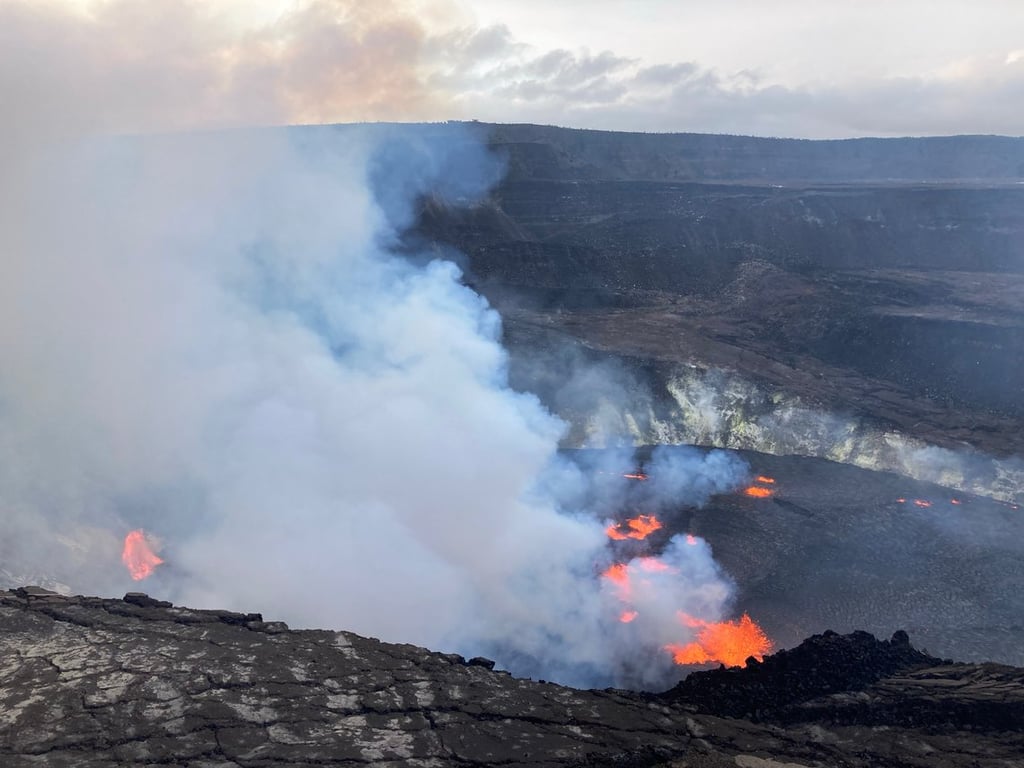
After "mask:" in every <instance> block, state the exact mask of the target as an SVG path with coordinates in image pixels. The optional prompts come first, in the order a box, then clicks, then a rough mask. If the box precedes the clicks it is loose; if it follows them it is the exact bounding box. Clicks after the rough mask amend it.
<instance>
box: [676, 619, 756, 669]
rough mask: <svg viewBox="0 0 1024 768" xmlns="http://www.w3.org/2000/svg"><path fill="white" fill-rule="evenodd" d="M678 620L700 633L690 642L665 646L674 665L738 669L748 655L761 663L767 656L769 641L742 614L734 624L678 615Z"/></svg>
mask: <svg viewBox="0 0 1024 768" xmlns="http://www.w3.org/2000/svg"><path fill="white" fill-rule="evenodd" d="M679 619H680V621H681V622H682V623H683V624H685V625H686V626H688V627H692V628H696V629H699V630H700V631H699V632H698V633H697V639H696V640H695V641H694V642H692V643H687V644H686V645H666V646H665V650H666V651H668V652H669V653H671V654H672V659H673V661H675V663H676V664H684V665H685V664H707V663H710V662H721V663H722V664H725V665H726V666H728V667H741V666H743V665H744V664H745V663H746V661H747V659H748V658H750V657H751V656H753V657H754V658H755V659H757V660H758V661H761V660H762V659H763V658H764V655H765V654H766V653H771V650H772V641H771V640H769V639H768V636H767V635H766V634H765V633H764V630H763V629H761V627H759V626H758V625H757V623H756V622H755V621H754V620H753V619H752V618H750V616H748V615H747V614H745V613H744V614H743V615H742V616H741V617H740V618H739V619H737V620H736V621H718V622H708V621H702V620H701V619H697V618H694V617H693V616H687V615H686V614H680V616H679Z"/></svg>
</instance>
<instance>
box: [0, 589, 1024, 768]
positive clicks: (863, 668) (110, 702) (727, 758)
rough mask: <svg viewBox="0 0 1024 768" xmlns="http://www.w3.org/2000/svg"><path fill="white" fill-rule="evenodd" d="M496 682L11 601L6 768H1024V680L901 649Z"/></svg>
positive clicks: (167, 616)
mask: <svg viewBox="0 0 1024 768" xmlns="http://www.w3.org/2000/svg"><path fill="white" fill-rule="evenodd" d="M491 666H492V664H491V662H488V661H487V660H486V659H470V660H466V659H464V658H462V657H461V656H456V655H453V654H441V653H434V652H431V651H427V650H424V649H422V648H417V647H414V646H410V645H393V644H389V643H383V642H380V641H378V640H373V639H368V638H364V637H360V636H358V635H354V634H351V633H348V632H327V631H313V630H304V631H295V630H290V629H288V627H287V626H285V625H284V624H281V623H279V622H268V621H264V620H263V618H262V617H261V616H260V615H258V614H238V613H231V612H227V611H198V610H191V609H188V608H181V607H176V606H172V605H171V604H169V603H166V602H160V601H157V600H154V599H152V598H149V597H147V596H145V595H142V594H134V593H130V594H128V595H126V596H125V598H124V599H123V600H114V599H103V598H91V597H64V596H61V595H57V594H54V593H52V592H47V591H45V590H42V589H39V588H37V587H25V588H21V589H16V590H12V591H9V592H0V765H3V766H5V767H8V766H9V767H10V768H18V767H19V766H39V765H45V766H114V765H118V766H123V765H172V766H173V765H178V766H186V765H187V766H210V767H212V766H244V767H245V768H249V767H250V766H253V767H256V766H312V765H327V766H365V765H382V766H384V765H386V766H396V767H397V766H402V767H406V766H408V767H409V768H411V767H412V766H494V765H503V766H557V765H588V766H637V767H640V766H651V767H652V768H653V767H654V766H664V767H665V768H668V767H669V766H672V767H673V768H684V767H686V768H723V767H724V766H739V768H799V767H800V766H865V767H866V766H986V767H987V766H993V767H995V766H1006V767H1009V766H1022V765H1024V670H1022V669H1016V668H1011V667H1004V666H998V665H990V664H982V665H977V664H953V663H950V662H944V661H941V660H939V659H935V658H933V657H931V656H928V655H926V654H924V653H921V652H919V651H916V650H914V649H913V648H912V647H911V646H910V645H909V642H908V638H907V637H906V636H905V635H904V634H903V633H897V635H896V636H894V637H893V639H892V640H891V641H878V640H876V639H875V638H873V637H871V636H870V635H866V634H865V633H854V634H853V635H845V636H841V635H836V634H835V633H826V634H825V635H817V636H815V637H813V638H811V639H810V640H808V641H806V642H805V643H804V644H802V645H801V646H800V647H798V648H796V649H793V650H791V651H784V652H780V653H779V654H776V655H775V656H773V657H769V658H767V659H766V660H765V661H764V662H763V663H761V664H754V665H751V666H750V667H748V668H746V669H742V670H740V669H734V670H717V671H711V672H706V673H698V674H694V675H691V676H690V677H689V678H687V680H685V681H683V683H681V684H680V685H679V686H677V687H676V688H674V689H672V690H671V691H667V692H665V693H663V694H657V695H655V694H631V693H625V692H621V691H580V690H574V689H570V688H564V687H561V686H558V685H553V684H549V683H539V682H534V681H530V680H519V679H515V678H513V677H511V676H510V675H508V674H505V673H502V672H496V671H493V670H492V669H491Z"/></svg>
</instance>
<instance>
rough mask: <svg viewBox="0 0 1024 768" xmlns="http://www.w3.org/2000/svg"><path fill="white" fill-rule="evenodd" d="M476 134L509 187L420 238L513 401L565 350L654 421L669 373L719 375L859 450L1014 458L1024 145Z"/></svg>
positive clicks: (436, 208) (1022, 348)
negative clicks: (494, 329) (493, 314)
mask: <svg viewBox="0 0 1024 768" xmlns="http://www.w3.org/2000/svg"><path fill="white" fill-rule="evenodd" d="M479 130H480V131H481V132H482V133H486V135H487V136H488V138H489V140H490V142H491V144H492V146H493V147H494V148H495V150H496V151H497V152H498V153H500V154H502V155H503V156H504V157H505V158H506V159H507V165H508V174H507V176H506V178H505V179H504V181H502V182H501V183H500V184H499V186H498V187H497V188H496V189H495V190H494V192H493V194H492V195H491V197H490V198H489V199H488V200H486V201H485V202H483V203H482V204H481V205H478V206H476V207H475V208H471V209H468V210H461V211H456V210H453V209H451V208H448V207H446V206H444V205H441V204H438V203H436V202H428V204H426V205H425V207H424V209H423V212H422V215H421V218H420V222H419V225H418V231H419V235H420V236H423V237H426V238H428V239H430V240H431V241H433V242H437V243H447V244H451V245H453V246H455V247H456V248H458V249H459V250H460V251H462V252H464V253H465V254H466V259H465V262H464V267H465V268H466V270H467V280H468V281H469V282H470V283H471V284H472V285H473V286H474V287H477V288H478V289H479V290H481V291H482V292H483V293H484V294H485V295H486V296H487V297H488V298H489V299H490V300H491V301H492V303H494V304H495V306H497V307H498V309H499V310H500V311H501V312H502V314H503V316H504V318H505V321H506V336H507V340H508V342H509V344H510V346H511V350H512V355H513V358H512V362H513V374H514V376H518V379H517V384H518V385H519V386H522V387H523V388H527V389H528V388H531V384H533V385H534V386H535V387H537V386H538V384H537V382H536V381H535V379H536V372H537V370H538V368H539V366H537V365H531V360H532V359H533V358H536V357H537V356H538V355H542V356H543V355H545V354H551V355H555V356H558V355H562V356H564V354H563V353H562V352H561V351H559V348H560V347H562V346H565V345H569V346H575V347H576V348H577V350H578V351H580V353H581V354H584V355H587V354H594V355H598V356H603V357H604V358H605V359H608V360H614V361H617V362H618V363H621V364H622V365H623V366H625V367H626V368H629V369H632V370H641V369H644V375H645V376H647V375H648V374H650V376H649V378H650V381H649V382H647V383H648V384H650V385H652V386H651V391H652V392H653V393H654V395H655V398H656V399H658V398H660V399H661V400H662V401H663V402H665V403H668V406H669V409H670V410H671V408H672V407H673V406H672V402H671V401H672V399H673V396H672V391H671V390H672V388H673V386H674V382H673V380H674V379H678V378H679V377H680V374H681V372H682V373H683V374H685V373H686V372H687V371H692V370H700V371H714V370H723V371H726V372H728V373H729V374H731V375H734V376H738V377H740V378H741V379H743V380H745V381H747V382H748V383H749V385H750V386H751V387H752V388H753V389H756V390H759V391H763V392H765V393H767V395H768V396H769V397H774V398H776V399H778V400H781V401H785V402H787V403H790V404H792V403H794V402H796V403H799V405H800V406H801V407H803V408H805V409H812V410H817V411H821V412H827V413H836V414H838V415H840V416H843V417H846V416H848V417H850V418H852V419H854V420H858V421H860V420H863V421H864V423H865V424H866V425H868V426H866V427H865V429H867V430H868V431H870V432H873V433H875V434H885V433H888V432H898V433H899V434H900V435H902V436H904V437H905V438H906V439H908V440H911V441H915V440H917V441H921V442H922V443H923V444H931V445H938V446H944V447H947V448H953V449H959V448H962V447H967V446H969V447H972V448H974V449H977V450H978V451H980V452H982V453H986V454H989V455H992V456H995V457H1003V458H1006V457H1011V456H1015V455H1020V454H1021V452H1022V449H1024V444H1022V443H1021V435H1022V434H1024V429H1022V427H1024V401H1022V400H1021V397H1020V388H1019V387H1018V386H1017V382H1018V380H1019V378H1020V376H1021V373H1022V372H1024V333H1022V329H1024V313H1022V311H1021V307H1022V306H1024V184H1022V183H1021V178H1022V167H1021V163H1020V158H1021V156H1022V154H1024V150H1022V147H1024V140H1021V139H1000V138H996V137H950V138H947V139H941V140H940V139H906V140H903V139H900V140H857V141H851V142H806V141H804V142H801V141H796V142H794V141H787V140H771V139H748V138H744V137H707V136H697V135H677V136H662V137H656V136H644V135H638V134H605V133H601V132H593V131H571V130H565V129H555V128H543V127H538V126H479ZM545 376H546V377H547V381H546V382H545V381H541V382H540V384H539V388H540V389H542V390H543V389H544V386H545V385H547V387H548V390H550V391H549V392H548V393H547V396H546V401H547V402H548V403H549V405H551V406H552V407H553V408H555V409H556V410H561V412H562V413H563V414H564V415H566V416H567V417H568V418H569V419H570V421H571V422H573V423H574V424H576V425H578V424H579V423H580V418H579V417H580V414H579V413H578V412H573V408H571V407H567V406H566V405H565V403H560V402H559V398H558V397H557V391H556V390H557V389H558V387H564V386H566V384H567V382H568V380H569V378H570V377H568V376H567V377H566V378H565V379H564V380H563V381H561V382H557V385H558V386H556V382H554V381H553V380H552V376H551V374H545ZM562 399H563V400H564V399H565V398H562ZM677 405H678V403H677ZM575 410H576V411H579V410H580V409H578V408H577V409H575ZM662 431H664V430H662ZM635 437H636V438H637V439H639V440H641V441H643V442H656V441H658V439H659V434H658V431H657V430H656V429H651V430H648V431H646V432H644V430H643V428H640V429H638V430H637V434H636V435H635ZM691 439H692V438H691ZM728 444H731V445H733V446H734V447H748V448H755V449H762V450H772V446H771V445H770V444H767V443H761V444H757V443H749V442H748V443H744V442H743V441H742V440H740V441H735V442H732V443H728ZM818 455H826V456H827V455H829V453H828V450H827V446H825V447H823V448H822V450H821V451H820V452H819V453H818ZM832 457H833V458H842V457H836V456H832ZM876 466H878V468H895V469H900V467H898V466H892V465H891V464H890V465H886V464H880V465H876ZM993 472H996V470H993Z"/></svg>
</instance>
